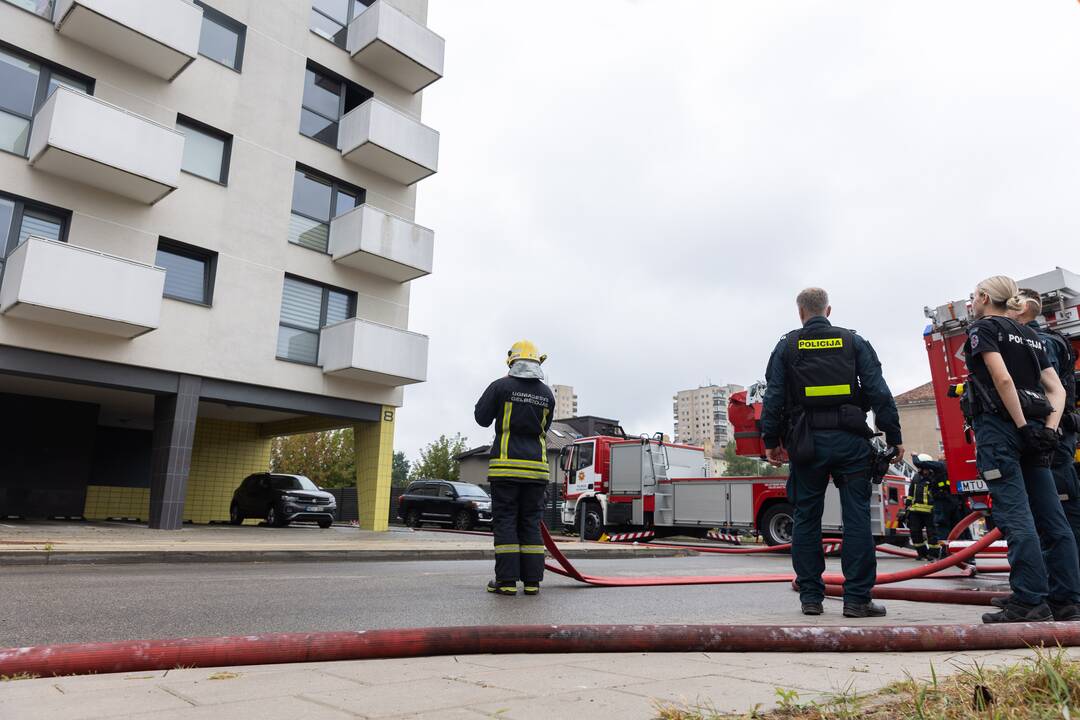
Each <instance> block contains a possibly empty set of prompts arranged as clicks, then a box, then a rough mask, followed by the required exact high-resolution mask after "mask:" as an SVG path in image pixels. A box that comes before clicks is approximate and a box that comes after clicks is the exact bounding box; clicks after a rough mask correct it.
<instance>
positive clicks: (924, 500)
mask: <svg viewBox="0 0 1080 720" xmlns="http://www.w3.org/2000/svg"><path fill="white" fill-rule="evenodd" d="M934 481H935V480H934V477H933V474H932V473H931V472H929V471H926V472H918V473H916V474H915V477H914V478H912V479H911V489H910V494H909V495H908V496H907V497H906V498H904V506H905V507H906V508H907V526H908V529H909V530H911V544H912V545H914V546H915V551H916V552H917V553H918V555H919V557H920V558H922V559H923V560H937V559H938V558H940V557H941V548H942V546H941V542H940V540H939V533H938V530H937V527H936V526H935V525H934V498H933V491H932V488H933V485H934Z"/></svg>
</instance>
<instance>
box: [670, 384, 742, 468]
mask: <svg viewBox="0 0 1080 720" xmlns="http://www.w3.org/2000/svg"><path fill="white" fill-rule="evenodd" d="M743 389H745V388H743V387H742V386H741V385H706V386H704V387H699V388H695V389H693V390H680V391H679V392H677V393H676V394H675V395H674V396H673V397H672V408H671V409H672V416H673V419H674V422H675V442H677V443H683V444H687V445H699V446H702V447H704V448H705V450H706V452H707V453H708V454H710V455H713V456H715V457H719V456H721V455H723V450H724V447H725V446H726V445H727V443H728V441H729V440H730V439H731V437H732V432H734V431H733V430H732V428H731V423H729V422H728V415H727V406H728V398H729V397H730V396H731V394H732V393H735V392H738V391H740V390H743Z"/></svg>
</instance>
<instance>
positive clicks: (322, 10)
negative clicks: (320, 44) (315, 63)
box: [310, 0, 375, 47]
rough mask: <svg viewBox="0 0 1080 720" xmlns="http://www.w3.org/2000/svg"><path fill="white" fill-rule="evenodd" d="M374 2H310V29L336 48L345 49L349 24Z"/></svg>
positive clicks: (322, 0)
mask: <svg viewBox="0 0 1080 720" xmlns="http://www.w3.org/2000/svg"><path fill="white" fill-rule="evenodd" d="M373 2H375V0H311V25H310V27H311V29H312V31H313V32H314V33H315V34H316V35H321V36H322V37H324V38H326V39H327V40H329V41H330V42H332V43H334V44H335V45H337V46H338V47H345V43H346V40H347V39H348V37H349V23H350V22H352V21H353V18H355V17H356V16H357V15H359V14H360V13H362V12H364V10H366V9H367V8H368V6H370V5H371V4H372V3H373Z"/></svg>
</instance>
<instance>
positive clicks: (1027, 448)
mask: <svg viewBox="0 0 1080 720" xmlns="http://www.w3.org/2000/svg"><path fill="white" fill-rule="evenodd" d="M1057 444H1058V433H1057V430H1051V429H1050V428H1048V427H1046V426H1045V425H1030V424H1029V425H1025V426H1024V427H1022V428H1020V445H1021V449H1022V450H1023V453H1024V454H1025V455H1032V456H1035V455H1049V454H1051V453H1053V452H1054V449H1055V448H1057Z"/></svg>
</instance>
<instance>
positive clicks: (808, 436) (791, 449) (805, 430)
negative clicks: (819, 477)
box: [784, 411, 815, 464]
mask: <svg viewBox="0 0 1080 720" xmlns="http://www.w3.org/2000/svg"><path fill="white" fill-rule="evenodd" d="M784 447H785V449H786V450H787V454H788V458H789V459H790V460H791V461H792V462H795V463H800V464H803V463H810V462H813V461H814V457H815V449H814V432H813V429H812V428H811V427H810V417H809V415H808V414H807V413H806V412H803V411H796V412H793V413H792V414H791V418H790V425H789V429H788V434H787V442H785V443H784Z"/></svg>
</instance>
